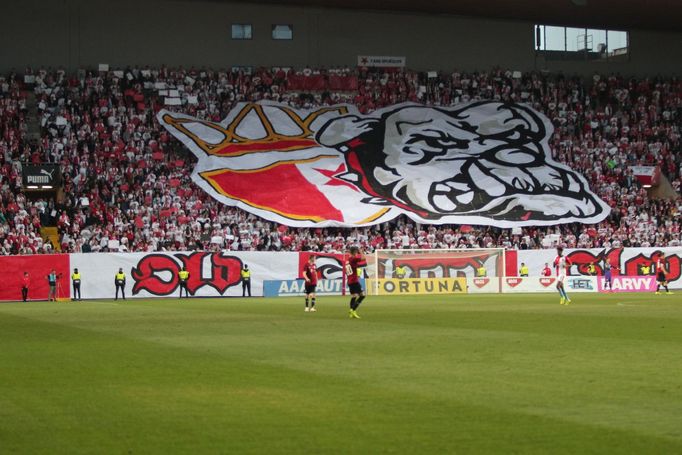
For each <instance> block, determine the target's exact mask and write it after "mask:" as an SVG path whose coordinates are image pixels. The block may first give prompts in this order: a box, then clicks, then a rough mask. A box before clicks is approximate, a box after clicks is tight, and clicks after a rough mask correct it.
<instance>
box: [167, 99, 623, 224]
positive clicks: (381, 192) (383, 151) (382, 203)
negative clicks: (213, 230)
mask: <svg viewBox="0 0 682 455" xmlns="http://www.w3.org/2000/svg"><path fill="white" fill-rule="evenodd" d="M157 118H158V121H159V122H160V123H161V125H163V126H164V127H165V128H166V129H167V130H168V131H169V132H170V133H171V134H172V135H173V136H175V137H176V138H177V139H179V140H180V141H182V142H183V143H184V144H185V145H186V146H187V148H188V149H189V150H190V151H191V152H192V153H194V154H195V155H196V157H197V159H198V162H197V164H196V166H195V168H194V170H193V172H192V179H193V180H194V182H195V183H196V184H197V185H199V186H200V187H201V188H202V189H203V190H204V191H206V192H207V193H208V194H210V195H211V196H212V197H214V198H215V199H217V200H218V201H221V202H223V203H224V204H227V205H230V206H236V207H239V208H241V209H244V210H246V211H248V212H251V213H253V214H255V215H257V216H259V217H262V218H266V219H269V220H272V221H275V222H278V223H282V224H285V225H288V226H302V227H312V226H318V227H322V226H368V225H375V224H379V223H383V222H386V221H389V220H392V219H394V218H396V217H397V216H399V215H407V216H408V217H410V218H412V219H413V220H415V221H417V222H422V223H430V224H449V223H455V224H476V225H494V226H497V227H507V228H508V227H516V226H538V225H554V224H558V223H570V222H582V223H597V222H599V221H601V220H603V219H604V218H605V217H606V216H607V215H608V213H609V211H610V209H609V207H608V206H607V205H606V203H604V202H603V201H602V200H601V199H599V198H598V197H597V196H596V195H595V194H594V193H593V192H592V191H591V190H590V189H589V186H588V184H587V182H586V180H585V179H584V178H583V177H582V176H581V175H579V174H578V173H576V172H575V171H573V170H572V169H570V168H569V167H567V166H566V165H564V164H560V163H557V162H556V161H554V160H553V159H552V154H551V151H550V149H549V146H548V139H549V137H550V136H551V135H552V132H553V127H552V124H551V122H550V121H549V119H548V118H547V117H545V116H544V115H543V114H541V113H539V112H538V111H535V110H534V109H532V108H531V107H529V106H527V105H523V104H505V103H500V102H496V101H477V102H473V103H468V104H463V105H460V106H455V107H448V108H445V107H432V106H424V105H419V104H413V103H403V104H398V105H394V106H389V107H386V108H382V109H379V110H377V111H375V112H373V113H371V114H361V113H360V112H359V111H358V110H357V108H356V107H354V106H351V105H337V106H328V107H322V108H317V109H314V110H304V109H293V108H291V107H289V106H287V105H284V104H277V103H271V102H259V103H239V104H237V105H236V106H235V108H234V109H232V111H230V113H229V114H228V115H227V117H226V118H225V119H224V120H223V121H222V122H211V121H206V120H200V119H196V118H193V117H190V116H188V115H183V114H177V113H173V112H169V111H166V110H161V111H160V112H159V113H158V116H157Z"/></svg>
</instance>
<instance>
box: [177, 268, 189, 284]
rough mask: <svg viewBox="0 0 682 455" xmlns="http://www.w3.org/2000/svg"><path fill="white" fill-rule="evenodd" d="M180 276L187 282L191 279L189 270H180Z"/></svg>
mask: <svg viewBox="0 0 682 455" xmlns="http://www.w3.org/2000/svg"><path fill="white" fill-rule="evenodd" d="M178 276H179V277H180V279H181V280H182V281H185V280H186V279H187V278H189V272H188V271H187V270H180V273H178Z"/></svg>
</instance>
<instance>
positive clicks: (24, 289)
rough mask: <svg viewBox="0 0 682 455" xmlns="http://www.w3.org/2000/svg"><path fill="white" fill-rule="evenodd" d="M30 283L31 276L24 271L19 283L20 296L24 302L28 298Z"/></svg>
mask: <svg viewBox="0 0 682 455" xmlns="http://www.w3.org/2000/svg"><path fill="white" fill-rule="evenodd" d="M30 285H31V278H30V277H29V276H28V272H24V278H23V279H22V284H21V298H22V300H23V301H24V302H25V301H26V300H28V287H29V286H30Z"/></svg>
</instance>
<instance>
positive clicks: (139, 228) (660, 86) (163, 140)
mask: <svg viewBox="0 0 682 455" xmlns="http://www.w3.org/2000/svg"><path fill="white" fill-rule="evenodd" d="M25 75H28V76H29V77H28V78H25ZM310 88H312V89H313V90H308V89H310ZM30 92H33V93H34V95H35V106H27V99H28V98H29V93H30ZM266 99H267V100H274V101H279V102H283V103H287V104H289V105H291V106H294V107H305V108H309V107H315V106H321V105H329V104H336V103H351V104H355V105H356V106H358V108H359V109H360V110H361V111H362V112H371V111H372V110H374V109H377V108H380V107H383V106H387V105H391V104H395V103H399V102H403V101H412V102H417V103H426V104H431V105H438V106H450V105H455V104H458V103H462V102H467V101H472V100H478V99H495V100H502V101H518V102H525V103H529V104H531V105H532V106H533V107H534V108H535V109H537V110H539V111H541V112H544V113H545V114H546V115H547V116H548V117H549V118H550V119H551V121H552V122H553V124H554V126H555V133H554V135H553V136H552V138H551V139H550V147H551V149H552V152H553V154H554V156H555V159H557V160H558V161H560V162H563V163H566V164H568V165H569V166H570V167H572V168H573V169H575V170H577V171H578V172H580V173H582V174H583V175H584V176H585V177H586V179H587V180H588V182H589V183H590V185H591V187H592V189H593V190H594V191H595V192H596V193H597V194H598V195H599V196H600V197H602V198H603V199H604V200H605V201H606V202H607V203H608V204H609V205H610V206H611V207H612V209H613V210H612V213H611V215H610V216H609V217H608V218H607V219H606V220H604V221H603V222H602V223H599V224H598V225H582V224H570V225H559V226H553V227H547V228H523V229H514V230H510V229H497V228H493V227H484V226H461V225H457V226H455V225H444V226H435V225H419V224H417V223H415V222H413V221H411V220H409V219H407V218H399V219H397V220H395V221H393V222H390V223H384V224H381V225H377V226H374V227H368V228H356V229H337V228H325V229H302V228H287V227H285V226H281V225H278V224H276V223H272V222H269V221H267V220H264V219H261V218H258V217H256V216H254V215H251V214H249V213H247V212H244V211H242V210H239V209H236V208H233V207H228V206H225V205H222V204H221V203H218V202H217V201H215V200H213V199H212V198H210V197H209V196H208V195H207V194H206V193H205V192H203V191H202V190H200V189H199V188H198V187H197V186H196V185H194V184H193V183H192V181H191V179H190V173H191V169H192V167H193V162H194V158H193V156H191V154H190V153H189V152H188V151H186V149H184V147H183V146H182V145H181V144H180V143H179V142H177V141H176V140H175V139H173V138H172V137H171V136H169V134H167V133H166V132H165V130H164V129H163V128H162V127H160V126H159V124H158V122H157V121H156V118H155V114H156V112H158V110H159V109H161V108H164V107H165V108H170V109H172V110H176V111H180V112H184V113H187V114H190V115H193V116H196V117H199V118H203V119H210V120H213V121H219V120H222V118H223V117H225V116H226V115H227V113H228V112H229V111H230V109H231V108H232V107H233V106H234V104H235V103H236V102H239V101H257V100H266ZM169 103H170V104H169ZM30 115H35V116H37V121H38V122H39V127H40V139H39V140H36V141H32V140H28V139H27V126H26V124H27V118H28V116H30ZM681 121H682V83H681V82H680V81H679V80H677V79H675V78H649V79H631V78H624V77H621V76H617V75H611V76H596V75H595V76H594V77H593V78H592V79H588V80H585V79H584V78H581V77H567V76H564V75H561V74H546V73H542V72H530V73H517V72H512V71H507V70H502V69H494V70H491V71H488V72H481V73H463V72H452V73H444V72H443V73H438V74H434V73H422V72H414V71H407V70H405V71H389V70H369V69H349V68H337V69H328V70H314V69H308V68H305V69H302V70H299V71H294V70H287V69H282V68H274V69H259V70H255V71H253V73H250V72H247V71H245V70H239V71H213V70H204V69H202V70H197V69H183V68H177V69H169V68H165V67H162V68H128V69H125V70H121V71H93V70H82V71H78V72H76V73H68V72H65V71H61V70H43V69H41V70H36V71H33V70H30V69H29V70H26V72H25V74H22V75H18V74H16V73H11V74H7V75H5V76H3V77H0V160H1V163H0V164H1V167H0V169H1V171H0V203H1V206H0V253H1V254H32V253H45V252H51V251H52V246H51V245H50V244H49V242H44V241H43V240H42V238H41V236H40V227H41V226H45V225H52V224H54V225H56V226H57V227H58V231H59V235H60V242H61V243H60V245H59V249H60V250H61V251H65V252H97V251H159V250H161V251H174V250H196V249H204V250H220V249H227V250H318V251H328V252H331V251H339V250H343V249H345V248H346V247H348V246H349V245H351V244H359V245H362V246H363V247H365V248H367V249H368V250H372V249H374V248H461V247H474V246H475V247H507V248H519V249H529V248H542V247H551V246H553V245H554V244H555V243H556V242H561V243H563V244H566V245H567V246H569V247H584V248H588V247H618V246H679V245H680V221H679V220H680V216H679V214H680V211H681V209H682V202H680V199H679V198H678V199H677V200H674V199H667V198H666V199H652V198H650V197H649V196H648V195H647V191H646V189H645V188H643V187H642V186H641V185H640V184H639V182H638V180H637V179H636V178H635V177H634V176H633V174H632V172H630V171H628V167H629V166H632V165H659V166H660V167H661V170H662V172H663V173H664V175H665V176H666V177H667V179H668V180H669V181H670V182H671V184H672V186H673V188H674V190H675V191H676V192H677V193H678V194H679V190H680V182H681V179H682V150H681V148H680V124H681ZM47 162H49V163H59V164H60V165H61V169H62V176H63V181H64V184H63V191H62V190H60V191H58V194H57V197H56V198H54V199H41V198H36V197H32V196H31V195H28V194H25V193H22V190H21V166H22V163H35V164H37V163H47Z"/></svg>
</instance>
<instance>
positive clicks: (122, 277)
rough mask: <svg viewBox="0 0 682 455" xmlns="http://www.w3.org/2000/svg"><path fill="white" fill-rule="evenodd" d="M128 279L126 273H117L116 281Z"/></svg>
mask: <svg viewBox="0 0 682 455" xmlns="http://www.w3.org/2000/svg"><path fill="white" fill-rule="evenodd" d="M125 279H126V274H125V273H117V274H116V281H123V280H125Z"/></svg>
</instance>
